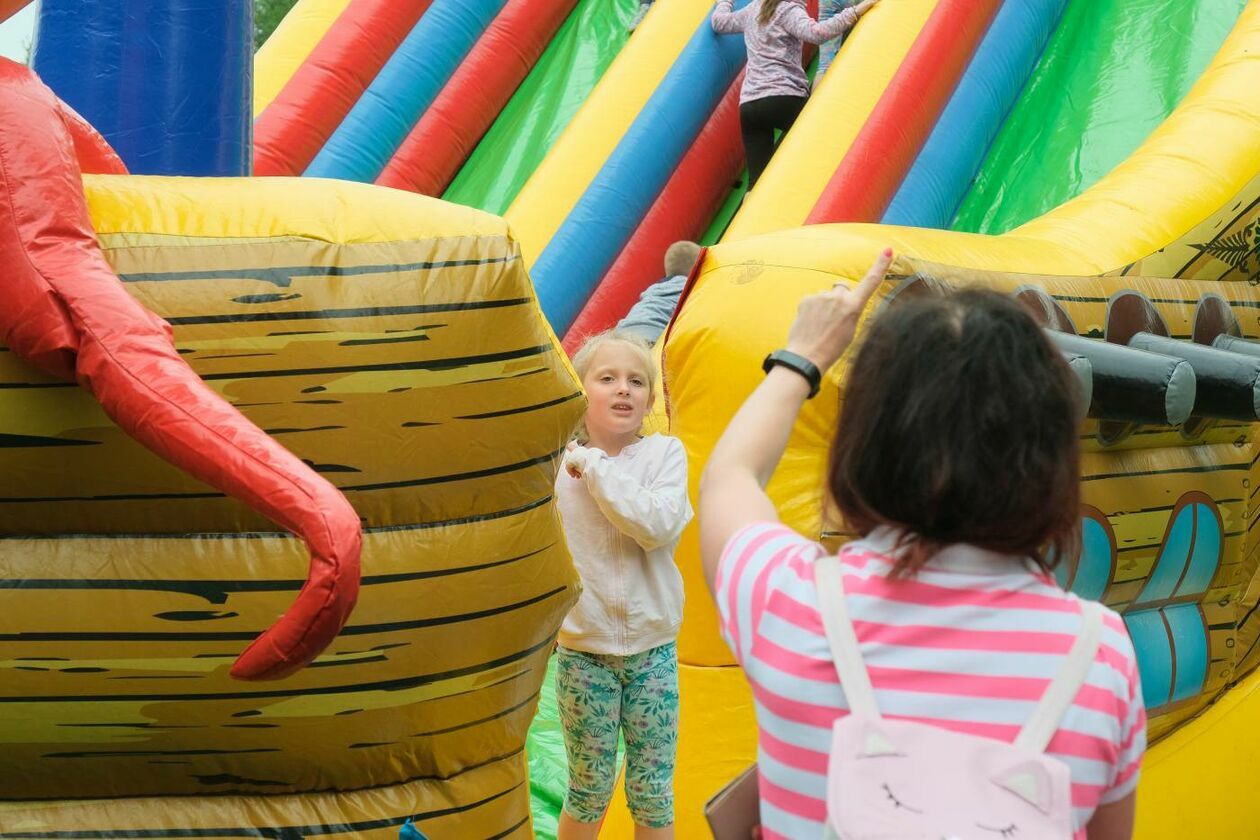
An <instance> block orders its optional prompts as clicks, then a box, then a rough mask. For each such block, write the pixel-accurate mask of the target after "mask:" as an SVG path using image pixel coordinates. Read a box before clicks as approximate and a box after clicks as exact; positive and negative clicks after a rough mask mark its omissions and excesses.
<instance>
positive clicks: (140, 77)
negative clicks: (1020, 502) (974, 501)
mask: <svg viewBox="0 0 1260 840" xmlns="http://www.w3.org/2000/svg"><path fill="white" fill-rule="evenodd" d="M24 5H25V3H23V2H20V0H16V2H15V0H9V2H0V16H7V15H8V14H11V13H12V12H13V11H15V10H16V9H17V8H20V7H21V6H24ZM212 5H213V6H214V8H213V10H212V11H207V9H206V7H205V5H204V4H198V3H194V2H181V0H162V1H161V2H158V0H149V1H148V2H141V1H140V0H123V2H119V3H113V4H82V3H77V2H72V0H42V3H41V7H40V10H39V18H40V19H39V31H38V36H37V40H36V44H35V51H34V57H33V62H32V65H33V66H32V68H31V69H27V68H24V67H20V66H18V65H17V64H15V63H12V62H5V63H4V64H3V66H0V112H3V119H0V186H2V187H3V189H4V191H5V194H6V197H7V200H6V201H3V202H0V237H3V242H4V243H5V245H4V248H3V250H2V251H0V260H3V265H4V267H5V271H4V272H3V277H4V280H3V281H2V282H3V283H4V284H5V289H6V294H5V300H6V305H5V307H4V309H3V311H0V330H2V332H0V344H2V345H3V348H4V350H3V352H0V417H2V418H3V420H4V422H3V425H0V459H3V460H2V461H0V464H2V465H3V469H2V470H0V475H2V476H3V478H2V479H0V616H3V618H2V619H0V667H2V668H3V678H2V679H0V707H2V708H3V709H4V714H3V715H0V840H16V838H70V837H100V838H115V837H116V838H135V837H201V838H227V837H275V838H299V837H316V836H319V837H344V838H394V837H398V836H399V831H400V827H401V826H402V825H403V824H404V823H407V822H410V823H411V824H413V825H414V826H415V827H416V828H417V829H419V830H420V831H421V832H423V833H424V834H425V835H426V836H429V837H434V838H442V837H460V838H464V837H468V838H491V837H528V836H533V835H534V834H538V835H540V836H548V834H549V832H551V831H553V830H554V829H553V826H554V820H555V814H556V811H557V810H558V801H559V797H560V796H561V795H562V789H563V784H564V781H563V763H562V762H563V750H562V748H560V747H558V746H557V741H556V729H557V723H556V720H555V711H554V705H553V704H551V703H550V702H549V680H550V677H549V676H548V673H547V665H548V660H549V656H550V653H551V650H552V647H553V644H554V640H555V635H556V631H557V629H558V626H559V624H560V621H561V620H562V618H563V616H564V614H565V613H566V611H567V610H568V609H569V607H570V606H571V605H572V604H573V602H574V601H575V599H576V597H577V594H578V586H579V583H578V579H577V576H576V574H575V572H574V569H573V566H572V563H571V561H570V558H569V555H568V551H567V548H566V546H565V543H564V539H563V534H562V532H561V529H560V524H559V521H558V517H557V514H556V511H555V507H554V500H553V499H552V487H553V482H554V478H555V473H556V469H557V463H558V460H557V459H558V456H559V454H560V453H561V452H562V451H563V448H564V445H565V442H566V441H567V440H568V438H569V435H570V432H571V430H572V428H573V425H574V423H575V422H576V421H577V419H578V418H579V416H580V414H581V412H582V408H583V403H584V400H583V396H582V393H581V385H580V383H579V381H578V379H577V377H576V376H575V374H574V372H573V370H572V368H571V366H570V364H569V362H568V357H567V355H566V350H571V349H572V348H573V347H574V346H576V344H577V343H578V342H579V341H580V340H581V338H582V337H583V336H585V335H588V334H590V333H593V332H596V331H599V330H601V329H603V328H605V327H607V326H611V325H612V324H613V323H615V322H616V321H617V320H618V319H619V318H620V317H621V316H622V315H624V314H625V312H626V310H627V309H628V308H629V306H630V305H631V304H632V303H633V302H634V300H635V299H636V298H637V296H638V294H639V293H640V292H641V291H642V290H643V289H644V288H646V287H647V286H648V285H650V284H651V283H652V282H653V281H654V280H656V279H658V277H659V273H660V260H661V255H662V253H663V251H664V249H665V247H666V246H667V245H669V244H670V243H671V242H673V241H675V240H678V239H685V238H690V239H695V240H697V241H700V242H702V243H703V244H705V245H707V246H711V247H710V248H709V249H708V250H707V252H706V255H705V257H704V258H703V260H702V262H701V263H700V264H699V265H698V266H697V268H696V270H695V271H694V272H693V274H692V276H691V277H690V278H689V280H688V285H687V289H686V291H685V292H684V295H683V299H682V301H681V303H680V305H679V307H678V310H677V312H676V313H675V316H674V319H673V322H672V323H671V325H670V327H669V330H668V332H667V334H666V336H665V337H664V338H663V340H662V341H661V342H660V343H658V345H657V350H658V355H659V357H660V358H661V360H662V366H663V370H664V383H663V389H662V393H661V395H660V397H661V398H660V399H658V409H659V413H658V416H656V417H654V418H653V422H654V423H655V424H657V426H658V427H659V428H667V429H668V430H669V431H670V433H671V434H674V435H676V436H678V437H679V438H681V439H682V441H683V443H684V444H685V446H686V448H687V451H688V456H689V459H690V462H691V465H692V467H691V468H692V476H691V480H692V490H693V494H694V490H695V486H696V484H698V481H699V476H700V471H701V469H702V468H703V464H704V462H705V459H706V456H707V454H708V453H709V452H710V451H711V449H712V447H713V445H714V443H715V442H716V440H717V437H718V435H719V434H720V432H721V430H722V428H723V426H724V425H725V423H726V421H727V420H729V418H730V417H731V416H732V415H733V414H734V412H735V410H736V409H737V408H738V406H739V405H740V403H741V402H742V401H743V399H744V398H745V397H746V396H747V394H748V393H750V392H751V390H752V389H753V388H754V387H755V385H756V383H757V382H758V381H759V379H760V377H761V368H760V361H761V359H762V358H763V357H764V356H765V354H766V352H768V351H769V350H771V349H774V348H775V347H776V346H778V345H779V344H780V343H781V342H782V339H783V336H784V335H785V334H786V330H787V326H788V324H789V323H790V321H791V318H792V315H793V313H794V312H795V310H796V305H797V302H798V301H799V300H800V298H801V297H802V296H804V295H808V294H812V293H814V292H817V291H820V290H822V289H826V288H829V287H830V286H832V284H834V283H835V282H837V280H839V279H846V278H855V277H859V276H861V274H862V272H863V271H864V270H865V267H866V265H867V264H869V262H870V259H871V257H872V256H873V254H874V253H876V251H877V250H878V249H879V248H881V247H884V246H885V245H891V246H892V247H894V249H895V250H896V251H897V253H898V255H899V259H898V261H897V263H895V265H894V267H893V273H892V274H891V275H890V277H889V278H888V279H887V281H886V282H885V284H884V286H883V287H882V288H881V290H880V292H879V293H878V295H877V298H876V300H875V302H874V304H873V310H874V311H878V309H879V308H880V307H885V306H896V305H897V302H898V301H899V300H902V299H905V298H906V297H908V296H911V295H914V294H922V293H931V292H932V290H933V289H936V288H940V287H949V286H958V285H977V284H979V285H983V286H988V287H991V288H995V289H998V290H1001V291H1003V292H1007V293H1010V294H1011V295H1014V296H1015V297H1016V298H1017V299H1018V300H1020V301H1021V302H1023V303H1024V304H1025V305H1026V306H1027V307H1028V308H1029V310H1030V311H1031V312H1033V313H1034V315H1035V317H1037V318H1038V319H1039V320H1040V322H1041V323H1042V324H1043V325H1044V327H1045V328H1046V329H1047V330H1049V331H1051V334H1052V335H1053V336H1054V339H1055V341H1056V342H1057V344H1058V346H1059V347H1060V348H1061V349H1062V350H1063V352H1064V353H1065V354H1066V355H1067V356H1068V358H1069V359H1070V360H1071V363H1072V365H1073V368H1074V370H1076V371H1077V373H1078V376H1079V377H1080V379H1081V383H1082V387H1083V388H1084V389H1085V392H1086V393H1087V394H1088V395H1089V396H1090V399H1089V413H1088V416H1087V417H1086V418H1085V419H1084V420H1083V422H1082V425H1081V429H1080V435H1081V444H1082V448H1083V451H1084V456H1083V475H1082V482H1083V485H1082V490H1083V502H1084V505H1083V509H1082V532H1083V541H1084V550H1083V553H1082V557H1081V559H1080V561H1079V563H1077V564H1075V565H1074V566H1073V567H1071V568H1065V569H1062V570H1061V572H1062V576H1061V582H1062V583H1063V585H1064V586H1066V587H1070V588H1071V589H1073V590H1074V591H1076V592H1078V593H1080V594H1081V595H1082V596H1085V597H1089V598H1094V599H1098V600H1101V601H1103V602H1104V603H1106V604H1107V605H1108V606H1111V607H1112V608H1114V609H1116V610H1117V611H1119V612H1120V613H1121V614H1122V615H1123V616H1124V618H1125V621H1126V624H1127V625H1128V628H1129V631H1130V634H1131V636H1132V638H1133V641H1134V645H1135V648H1136V650H1137V654H1138V659H1139V665H1140V671H1141V676H1142V687H1143V693H1144V695H1145V699H1146V703H1147V712H1148V716H1149V721H1150V722H1149V730H1148V734H1149V737H1150V740H1151V743H1152V747H1151V749H1150V751H1149V753H1148V754H1147V759H1146V763H1145V767H1144V770H1143V779H1142V782H1141V786H1140V788H1139V796H1138V802H1139V806H1138V807H1139V815H1138V827H1137V835H1136V836H1138V837H1140V838H1142V839H1143V840H1146V838H1152V840H1164V839H1165V838H1167V839H1168V840H1172V838H1181V837H1213V838H1248V837H1254V836H1260V827H1258V826H1260V813H1258V812H1257V806H1256V804H1255V800H1254V798H1253V797H1252V796H1250V795H1249V790H1248V787H1247V783H1246V779H1247V778H1248V775H1247V774H1248V770H1249V768H1250V765H1251V764H1252V763H1254V761H1255V760H1256V759H1257V758H1260V735H1258V734H1257V733H1260V726H1257V723H1260V694H1258V693H1257V690H1258V688H1260V674H1257V673H1256V672H1255V669H1256V665H1257V664H1260V619H1257V618H1256V616H1255V612H1256V606H1257V603H1260V554H1258V553H1257V542H1256V536H1255V534H1254V533H1253V529H1252V526H1253V525H1254V524H1255V520H1256V518H1257V506H1256V503H1255V495H1254V491H1255V489H1256V488H1253V487H1251V485H1252V484H1253V483H1256V482H1257V481H1260V473H1257V466H1256V464H1257V460H1258V459H1260V455H1258V454H1257V452H1256V451H1255V450H1256V446H1257V443H1256V433H1257V431H1260V425H1258V424H1260V321H1258V320H1257V318H1256V315H1255V313H1256V312H1257V310H1258V309H1260V291H1257V286H1258V285H1260V244H1258V243H1260V100H1257V98H1256V95H1255V91H1256V89H1257V87H1258V86H1260V2H1257V0H1178V2H1172V0H1168V2H1161V0H1152V2H1147V3H1131V2H1125V0H1109V1H1108V2H1097V1H1096V0H896V2H892V0H886V2H885V3H884V4H882V5H881V6H879V7H877V8H876V10H875V11H873V12H871V13H870V14H869V15H868V16H867V17H866V18H864V19H863V20H862V22H861V23H860V24H859V25H858V26H857V27H856V28H855V29H854V31H853V32H852V34H851V35H850V36H849V37H848V39H847V40H846V42H845V44H844V46H843V47H842V48H841V50H840V52H839V54H838V56H837V58H836V60H835V62H834V63H833V64H832V66H831V69H830V70H829V71H828V73H827V75H826V76H825V77H824V78H822V79H816V80H815V92H814V94H813V96H812V97H811V99H810V102H809V104H808V105H807V106H806V109H805V111H804V112H803V113H802V115H801V117H800V119H799V120H798V122H797V124H796V125H795V126H794V127H793V129H792V130H791V131H790V132H789V133H788V134H787V135H786V136H785V137H784V139H783V141H782V143H781V145H780V148H779V151H778V153H777V155H776V157H775V158H774V160H773V161H772V162H771V164H770V166H769V168H768V169H767V170H766V172H765V174H764V176H763V177H762V178H761V180H760V181H759V182H758V184H757V187H756V189H755V190H753V191H751V192H748V193H747V194H746V195H745V191H744V188H743V179H742V176H741V173H742V170H743V164H742V159H741V155H742V149H741V146H740V142H739V134H738V114H737V104H738V102H737V98H738V85H739V82H740V79H741V72H742V62H743V56H744V51H743V47H742V44H740V43H739V39H738V38H729V37H719V36H716V35H714V34H713V33H712V31H711V30H710V28H709V27H708V22H707V20H708V14H709V12H710V10H711V3H709V2H701V0H656V2H655V4H654V7H653V9H652V10H651V11H650V12H649V14H648V16H647V18H646V19H645V20H644V22H643V23H642V25H641V26H640V27H639V28H637V29H636V30H635V31H634V33H633V34H629V33H627V31H626V23H627V21H628V20H629V18H630V17H631V15H632V14H633V13H634V10H635V7H636V6H637V3H635V2H630V0H300V2H298V3H297V5H296V6H295V7H294V9H293V11H292V12H290V13H289V15H288V17H287V18H286V19H285V20H284V22H283V23H282V24H281V26H280V28H279V29H278V30H277V31H276V33H275V34H274V35H272V36H271V38H270V39H268V41H267V42H266V43H265V45H264V46H263V47H262V48H261V50H260V51H259V52H258V54H257V55H253V56H252V55H251V48H250V46H249V35H250V31H251V27H250V25H249V16H250V4H248V3H245V2H244V1H243V0H229V2H223V3H217V4H212ZM737 5H743V4H742V3H740V4H737ZM251 59H252V61H251ZM843 385H844V371H843V369H842V367H841V368H838V369H836V370H834V371H832V373H831V374H830V375H829V376H828V378H827V379H826V381H825V383H824V387H823V393H822V395H821V396H820V397H819V398H818V399H816V400H814V401H812V402H811V403H809V404H808V406H807V408H806V410H805V413H804V414H803V415H802V418H801V422H800V423H799V424H798V427H797V429H796V431H795V433H794V435H793V438H792V440H791V442H790V444H789V450H788V453H787V455H786V457H785V459H784V461H783V465H782V466H781V467H780V469H779V471H778V473H777V474H776V477H775V479H774V481H772V483H771V484H770V488H769V492H770V494H771V496H772V497H773V499H774V500H775V502H776V504H777V506H778V509H779V511H780V514H781V515H782V517H783V518H784V521H786V522H787V523H789V524H790V525H792V526H793V527H795V528H797V529H798V530H800V531H801V532H802V533H805V534H808V535H811V536H812V537H814V538H816V539H818V540H819V541H821V542H823V543H824V544H825V545H829V546H834V545H838V544H839V543H840V542H842V541H844V540H846V539H848V538H850V537H851V536H852V535H851V534H850V533H849V532H848V531H847V530H846V526H845V523H844V522H843V521H840V520H839V519H838V517H837V516H836V515H835V513H834V512H833V511H831V510H830V509H828V507H827V506H826V505H821V504H820V503H819V501H818V492H817V489H818V488H819V487H820V486H821V483H822V472H823V470H824V467H825V462H826V452H827V446H828V441H829V438H830V435H831V433H832V430H833V429H834V427H835V423H836V420H837V417H838V406H839V404H840V400H842V399H843ZM1253 475H1255V476H1257V477H1256V478H1255V479H1253ZM677 562H678V564H679V566H680V568H681V570H682V573H683V577H684V579H685V581H686V585H687V607H686V610H687V613H686V618H685V621H684V624H683V630H682V635H681V637H680V639H679V656H680V661H681V667H680V674H681V697H682V718H681V719H682V724H681V738H680V752H679V757H678V770H677V777H676V779H677V781H676V814H677V833H678V836H680V837H703V836H708V835H707V827H706V826H705V824H704V818H703V814H702V809H703V805H704V803H705V801H706V800H707V799H708V798H709V797H710V796H712V795H713V794H714V793H715V792H716V791H717V790H718V789H719V788H721V787H722V785H723V784H725V783H726V782H727V781H728V780H729V779H730V778H732V777H733V776H735V775H736V774H737V773H738V772H740V771H741V770H743V769H744V768H745V767H746V766H747V765H748V764H749V763H751V762H752V761H754V760H756V743H755V742H756V727H755V723H754V720H753V709H754V703H753V699H752V697H751V695H750V693H749V690H748V688H747V685H746V683H745V681H744V679H743V677H742V675H741V673H740V671H739V669H738V667H736V666H735V665H734V660H733V658H732V656H731V654H730V652H729V651H728V650H727V649H726V647H725V645H724V643H723V642H722V641H721V639H720V637H719V635H718V633H717V622H716V618H715V614H714V609H713V606H712V603H711V602H710V601H709V599H708V595H707V592H706V591H705V585H704V582H703V579H702V576H701V574H700V567H699V559H698V545H697V540H696V534H695V529H694V525H693V526H692V527H691V528H689V530H688V531H687V533H686V534H685V535H684V538H683V542H682V544H681V546H680V548H679V551H678V555H677ZM557 762H559V764H558V767H559V769H557ZM631 831H632V829H631V826H630V823H629V819H628V816H627V815H626V814H625V809H624V807H620V806H614V808H613V809H612V810H611V811H610V815H609V818H608V822H607V824H606V826H605V829H604V836H611V837H629V836H631Z"/></svg>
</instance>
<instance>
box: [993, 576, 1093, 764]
mask: <svg viewBox="0 0 1260 840" xmlns="http://www.w3.org/2000/svg"><path fill="white" fill-rule="evenodd" d="M1102 626H1103V610H1102V606H1101V605H1100V604H1099V603H1098V602H1096V601H1085V600H1082V601H1081V631H1080V633H1078V634H1077V636H1076V641H1075V642H1073V643H1072V649H1071V650H1069V651H1068V655H1067V656H1066V657H1064V658H1063V662H1062V663H1060V665H1059V672H1058V673H1057V674H1055V675H1054V679H1053V680H1051V682H1050V686H1049V687H1048V688H1047V689H1046V693H1045V694H1043V695H1041V700H1040V701H1038V703H1037V708H1035V709H1033V713H1032V717H1030V718H1029V719H1028V722H1027V723H1025V724H1024V727H1023V729H1021V730H1019V735H1017V736H1016V737H1015V746H1017V747H1022V748H1024V749H1027V750H1031V751H1032V752H1038V753H1040V752H1045V751H1046V747H1047V746H1048V745H1049V744H1050V739H1051V738H1053V737H1054V733H1055V732H1056V731H1058V729H1059V724H1060V723H1062V722H1063V715H1064V714H1066V713H1067V710H1068V708H1069V707H1070V706H1071V705H1072V701H1073V700H1074V699H1076V694H1077V692H1078V691H1080V690H1081V686H1082V685H1084V684H1085V678H1086V677H1087V676H1089V669H1090V667H1091V666H1093V664H1094V656H1095V655H1096V654H1097V653H1098V643H1099V641H1100V639H1101V638H1102Z"/></svg>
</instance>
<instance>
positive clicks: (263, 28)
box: [254, 0, 297, 49]
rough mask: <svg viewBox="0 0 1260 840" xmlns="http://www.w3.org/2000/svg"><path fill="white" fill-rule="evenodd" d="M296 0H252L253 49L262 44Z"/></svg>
mask: <svg viewBox="0 0 1260 840" xmlns="http://www.w3.org/2000/svg"><path fill="white" fill-rule="evenodd" d="M295 3H297V0H254V49H258V48H259V47H261V46H262V45H263V41H266V40H267V38H269V37H270V36H271V33H272V32H273V31H275V28H276V27H277V26H279V25H280V21H281V20H282V19H283V18H284V16H285V15H287V14H288V13H289V9H292V8H293V6H294V4H295Z"/></svg>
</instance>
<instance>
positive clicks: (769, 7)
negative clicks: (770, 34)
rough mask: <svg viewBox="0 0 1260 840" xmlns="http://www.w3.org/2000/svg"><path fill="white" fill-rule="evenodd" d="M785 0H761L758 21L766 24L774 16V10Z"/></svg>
mask: <svg viewBox="0 0 1260 840" xmlns="http://www.w3.org/2000/svg"><path fill="white" fill-rule="evenodd" d="M782 2H783V0H761V8H760V9H759V10H758V11H757V23H759V24H761V25H762V26H765V25H766V24H767V23H769V22H770V18H772V17H774V10H775V9H777V8H779V4H780V3H782Z"/></svg>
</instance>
